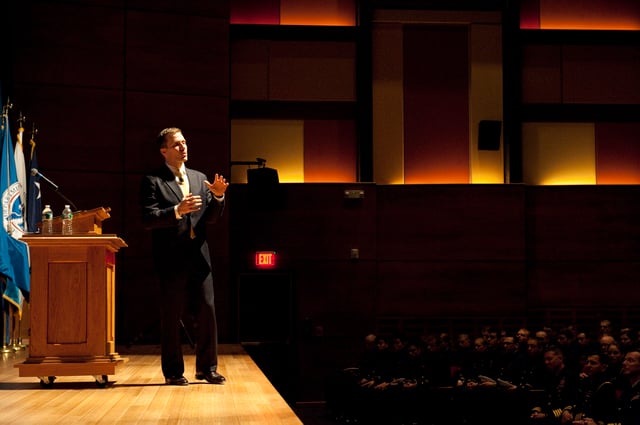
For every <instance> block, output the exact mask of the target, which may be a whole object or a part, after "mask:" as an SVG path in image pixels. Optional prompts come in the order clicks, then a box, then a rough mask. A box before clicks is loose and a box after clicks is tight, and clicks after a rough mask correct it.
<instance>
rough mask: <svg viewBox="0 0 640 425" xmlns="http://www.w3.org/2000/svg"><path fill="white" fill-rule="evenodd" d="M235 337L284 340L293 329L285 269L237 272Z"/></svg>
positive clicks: (247, 340) (289, 284) (248, 340)
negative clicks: (278, 270) (282, 270)
mask: <svg viewBox="0 0 640 425" xmlns="http://www.w3.org/2000/svg"><path fill="white" fill-rule="evenodd" d="M237 300H238V309H237V312H238V321H237V325H238V341H239V342H240V343H267V342H268V343H273V342H278V343H286V342H289V341H290V339H291V337H292V332H293V287H292V282H291V275H290V274H289V273H285V272H269V271H265V272H255V273H241V274H240V275H239V276H238V298H237Z"/></svg>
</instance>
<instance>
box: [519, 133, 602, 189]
mask: <svg viewBox="0 0 640 425" xmlns="http://www.w3.org/2000/svg"><path fill="white" fill-rule="evenodd" d="M522 160H523V161H522V162H523V164H522V173H523V180H524V183H525V184H529V185H571V184H573V185H575V184H596V154H595V125H594V124H593V123H525V124H524V125H523V127H522Z"/></svg>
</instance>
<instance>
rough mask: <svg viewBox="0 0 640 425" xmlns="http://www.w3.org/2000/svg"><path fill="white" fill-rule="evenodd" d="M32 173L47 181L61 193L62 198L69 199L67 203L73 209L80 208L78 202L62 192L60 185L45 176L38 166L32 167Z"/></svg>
mask: <svg viewBox="0 0 640 425" xmlns="http://www.w3.org/2000/svg"><path fill="white" fill-rule="evenodd" d="M31 175H32V176H33V177H35V176H38V177H40V178H41V179H42V180H44V181H46V182H47V183H48V184H49V185H50V186H51V187H52V188H53V190H55V192H56V193H57V194H58V195H60V197H61V198H62V199H64V200H65V201H67V203H68V204H69V206H70V207H71V208H73V211H78V208H77V207H76V204H74V203H73V202H72V201H71V199H69V198H67V197H66V196H64V195H63V193H62V192H60V186H58V185H57V184H55V183H54V182H52V181H51V180H49V179H48V178H46V177H45V176H44V174H42V173H41V172H40V171H38V169H37V168H32V169H31Z"/></svg>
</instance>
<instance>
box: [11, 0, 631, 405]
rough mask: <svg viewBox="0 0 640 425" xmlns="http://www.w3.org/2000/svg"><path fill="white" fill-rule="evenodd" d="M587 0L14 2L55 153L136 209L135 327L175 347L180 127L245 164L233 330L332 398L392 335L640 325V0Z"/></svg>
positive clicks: (15, 69) (132, 230) (28, 83)
mask: <svg viewBox="0 0 640 425" xmlns="http://www.w3.org/2000/svg"><path fill="white" fill-rule="evenodd" d="M580 4H581V5H580V11H579V13H578V11H576V10H575V7H576V6H575V2H574V1H570V0H522V1H507V0H448V1H447V0H442V1H438V0H435V1H427V0H424V1H419V0H413V1H411V0H406V1H405V0H397V1H385V0H371V1H367V0H215V1H206V0H181V1H173V0H82V1H80V0H77V1H73V0H66V1H63V0H57V1H56V0H49V1H37V0H20V1H17V0H10V1H8V2H4V3H3V5H2V13H1V16H2V18H1V19H2V22H1V24H2V42H3V43H2V53H1V54H2V65H1V72H2V96H3V101H5V100H6V97H7V96H9V98H10V100H11V103H12V104H13V105H14V109H13V111H12V114H13V116H14V117H17V114H18V113H19V112H20V113H22V114H24V115H25V116H26V119H27V121H26V124H25V130H26V133H27V135H28V136H31V131H32V130H33V128H34V127H35V128H36V129H37V133H36V135H35V139H36V143H37V145H36V146H37V155H38V161H39V166H40V171H41V172H42V173H43V174H45V175H46V176H47V177H48V178H49V179H51V180H53V181H54V182H56V183H57V184H58V185H59V186H60V188H61V190H62V191H63V192H64V194H65V195H66V196H67V197H69V198H70V199H72V200H73V201H74V203H75V204H76V205H77V207H78V208H79V209H81V210H83V209H87V210H88V209H92V208H97V207H108V208H110V209H111V213H110V214H111V217H110V218H109V219H108V220H106V221H105V222H104V223H103V233H110V234H117V235H118V236H120V237H121V238H123V239H124V240H125V242H126V243H127V244H128V247H127V248H123V249H122V250H121V251H119V252H118V254H117V279H116V281H117V306H116V310H117V317H116V326H117V333H116V338H117V341H118V343H119V344H120V345H122V346H125V347H126V346H132V345H144V344H157V343H158V326H159V322H158V309H157V303H156V292H157V291H156V289H155V286H154V283H153V276H152V273H153V271H152V267H151V257H150V239H149V234H148V233H146V232H145V231H144V230H143V229H142V226H141V221H140V209H139V207H138V205H139V202H138V187H139V181H140V178H141V176H142V173H143V172H144V171H145V170H147V169H149V168H151V167H154V166H156V165H157V164H158V163H159V161H160V159H161V158H160V156H159V154H158V153H157V150H156V149H155V147H154V146H153V141H154V137H155V135H156V134H157V132H158V131H159V130H160V129H161V128H163V127H166V126H174V125H175V126H179V127H181V128H182V129H183V130H184V133H185V135H186V137H187V139H188V140H189V147H190V151H191V156H190V160H189V165H190V166H191V167H193V168H197V169H201V170H204V171H206V172H207V173H208V174H209V175H212V174H213V173H216V172H218V173H222V174H224V175H225V176H229V177H230V179H231V186H230V188H229V191H228V192H227V193H228V203H227V210H226V214H225V216H224V218H223V219H222V221H221V222H219V223H218V224H217V225H216V226H212V227H210V230H209V231H210V239H209V240H210V246H211V247H212V255H213V261H214V267H215V276H216V279H215V281H216V283H215V285H216V287H215V291H216V299H217V312H218V319H219V324H218V326H219V331H220V339H221V342H223V343H234V344H235V343H242V344H243V345H244V346H245V347H246V349H247V351H249V352H250V353H251V354H252V355H253V356H254V357H255V358H256V360H257V362H258V364H259V365H261V367H263V369H264V370H265V373H266V374H267V375H268V376H269V377H270V379H272V381H273V382H274V384H275V385H276V387H277V388H279V389H280V391H281V392H282V393H283V395H284V396H285V397H286V398H287V399H288V400H289V401H295V402H306V401H316V400H320V399H322V397H323V382H324V379H325V377H326V376H327V374H328V373H330V372H331V371H333V370H336V369H338V368H341V367H346V366H349V365H351V364H352V362H353V361H354V360H355V359H356V358H357V356H358V354H359V352H360V349H361V347H362V340H363V337H364V336H365V335H366V334H367V333H370V332H376V333H392V332H395V331H402V332H404V333H405V334H408V335H420V334H423V333H427V332H441V331H446V332H450V333H456V332H458V331H462V330H465V331H476V330H478V329H479V328H480V326H482V325H483V324H487V323H488V324H495V325H498V326H502V327H506V328H510V329H513V328H515V327H518V326H521V325H526V326H528V327H530V328H532V329H535V328H537V327H540V326H542V325H544V324H554V325H555V324H568V323H578V324H584V325H587V326H596V325H597V322H598V320H599V319H600V318H608V319H612V320H614V321H615V322H616V323H618V324H620V325H625V324H627V325H630V326H639V325H640V308H639V306H640V290H639V289H638V284H639V283H640V186H639V183H640V78H639V76H640V31H639V30H640V3H638V2H637V1H636V0H583V1H581V2H580ZM12 125H13V127H12V128H17V126H16V125H15V123H14V124H12ZM257 158H263V159H266V164H265V165H266V168H272V169H275V170H277V172H278V178H279V183H277V184H276V183H274V182H273V181H270V180H269V179H268V177H269V176H268V175H267V176H266V177H267V178H266V179H265V176H263V171H264V170H260V166H259V165H257V164H251V163H252V162H254V161H255V162H258V161H257V160H256V159H257ZM249 169H251V170H255V169H257V170H258V171H257V172H255V171H253V173H254V174H253V177H254V178H255V181H253V180H252V181H251V182H249V181H248V179H247V170H249ZM42 196H43V203H45V202H46V203H49V204H51V205H52V207H53V209H54V211H55V212H56V215H58V214H59V213H60V212H61V211H62V207H63V203H64V201H63V200H62V199H61V198H60V197H59V196H57V194H56V193H55V192H54V191H53V190H52V189H51V188H50V187H47V186H45V187H43V195H42ZM259 253H263V255H262V256H260V255H257V254H259ZM270 254H274V255H273V256H270ZM265 258H267V259H273V258H275V264H273V265H272V266H271V267H267V268H263V267H259V266H258V265H257V264H256V259H262V260H264V259H265ZM258 262H261V261H258ZM262 262H267V263H268V261H262ZM267 265H269V264H267Z"/></svg>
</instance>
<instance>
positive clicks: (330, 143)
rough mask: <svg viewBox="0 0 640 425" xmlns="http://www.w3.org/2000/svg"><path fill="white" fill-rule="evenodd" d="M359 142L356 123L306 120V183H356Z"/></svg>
mask: <svg viewBox="0 0 640 425" xmlns="http://www.w3.org/2000/svg"><path fill="white" fill-rule="evenodd" d="M356 143H357V140H356V124H355V122H354V121H348V120H305V122H304V182H305V183H314V182H315V183H332V182H355V181H356V165H357V162H358V161H357V157H356V149H357V145H356Z"/></svg>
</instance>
